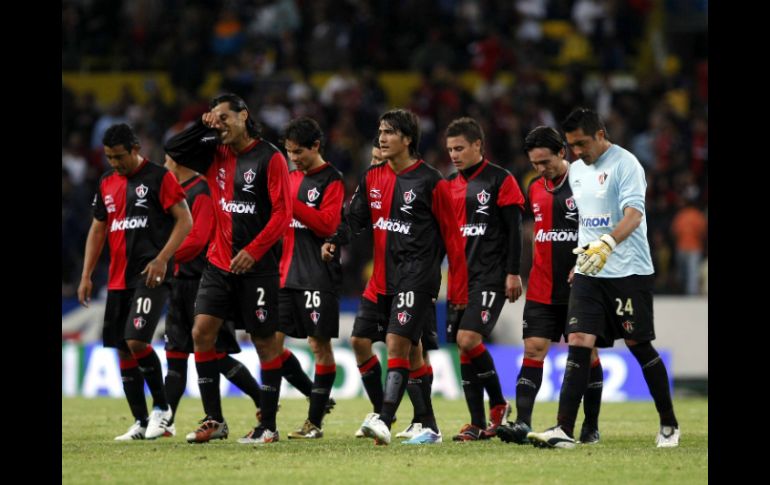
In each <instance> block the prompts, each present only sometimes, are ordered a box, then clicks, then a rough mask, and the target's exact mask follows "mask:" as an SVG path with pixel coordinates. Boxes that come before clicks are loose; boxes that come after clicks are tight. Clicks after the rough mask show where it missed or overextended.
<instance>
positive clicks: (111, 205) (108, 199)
mask: <svg viewBox="0 0 770 485" xmlns="http://www.w3.org/2000/svg"><path fill="white" fill-rule="evenodd" d="M96 197H97V196H94V204H96ZM104 206H105V207H106V208H107V213H108V214H110V213H112V212H115V211H116V210H117V208H116V207H115V199H113V198H112V195H110V194H107V195H105V196H104Z"/></svg>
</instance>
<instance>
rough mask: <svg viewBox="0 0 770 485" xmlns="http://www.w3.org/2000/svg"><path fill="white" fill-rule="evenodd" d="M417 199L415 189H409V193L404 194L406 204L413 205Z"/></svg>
mask: <svg viewBox="0 0 770 485" xmlns="http://www.w3.org/2000/svg"><path fill="white" fill-rule="evenodd" d="M416 198H417V195H415V193H414V190H413V189H409V192H404V202H406V203H407V204H411V203H412V201H413V200H414V199H416Z"/></svg>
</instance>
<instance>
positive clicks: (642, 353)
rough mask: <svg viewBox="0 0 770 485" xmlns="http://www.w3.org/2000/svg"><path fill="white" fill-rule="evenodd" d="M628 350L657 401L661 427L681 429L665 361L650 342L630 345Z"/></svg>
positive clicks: (656, 407) (656, 405)
mask: <svg viewBox="0 0 770 485" xmlns="http://www.w3.org/2000/svg"><path fill="white" fill-rule="evenodd" d="M628 350H630V351H631V353H632V354H634V357H636V360H637V361H638V362H639V365H641V366H642V373H643V374H644V380H645V381H646V382H647V387H648V388H649V389H650V394H651V395H652V399H653V400H654V401H655V409H657V410H658V415H659V416H660V425H661V426H673V427H675V428H678V427H679V422H677V420H676V415H675V414H674V403H673V402H672V401H671V392H670V390H669V385H668V372H666V366H665V365H664V364H663V359H661V358H660V355H659V354H658V352H657V351H656V350H655V348H654V347H653V346H652V344H651V343H650V342H644V343H640V344H636V345H630V346H629V347H628Z"/></svg>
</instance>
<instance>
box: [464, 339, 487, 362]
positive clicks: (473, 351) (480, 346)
mask: <svg viewBox="0 0 770 485" xmlns="http://www.w3.org/2000/svg"><path fill="white" fill-rule="evenodd" d="M486 350H487V348H486V347H484V344H483V343H481V344H478V345H477V346H475V347H474V348H472V349H471V351H470V352H468V356H469V357H470V358H471V359H475V358H476V357H478V356H479V355H481V354H483V353H484V352H485V351H486Z"/></svg>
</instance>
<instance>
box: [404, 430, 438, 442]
mask: <svg viewBox="0 0 770 485" xmlns="http://www.w3.org/2000/svg"><path fill="white" fill-rule="evenodd" d="M442 441H443V437H442V436H441V433H436V432H435V431H433V430H432V429H430V428H423V429H422V432H421V433H419V434H417V435H415V437H414V438H412V439H409V440H406V441H402V442H401V443H403V444H405V445H433V444H436V443H441V442H442Z"/></svg>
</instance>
